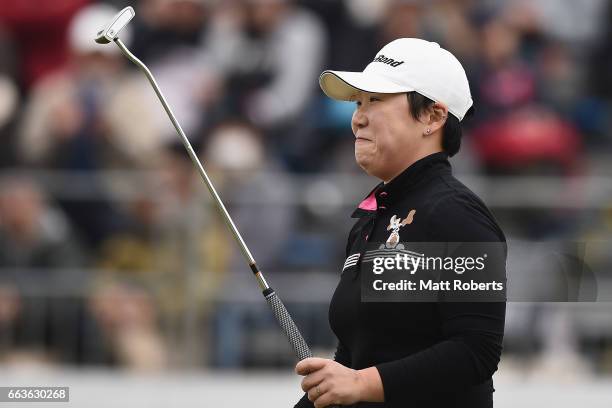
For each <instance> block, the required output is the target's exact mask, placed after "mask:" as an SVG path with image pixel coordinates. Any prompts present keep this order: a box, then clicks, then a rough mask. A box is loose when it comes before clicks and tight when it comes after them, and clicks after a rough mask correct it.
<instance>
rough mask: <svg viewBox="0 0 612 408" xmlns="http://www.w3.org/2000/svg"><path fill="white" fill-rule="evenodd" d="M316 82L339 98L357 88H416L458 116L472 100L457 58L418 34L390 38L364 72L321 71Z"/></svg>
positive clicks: (396, 90) (385, 90)
mask: <svg viewBox="0 0 612 408" xmlns="http://www.w3.org/2000/svg"><path fill="white" fill-rule="evenodd" d="M319 84H320V85H321V89H323V92H325V94H326V95H327V96H329V97H330V98H332V99H338V100H342V101H347V100H350V99H351V98H352V97H353V96H354V95H356V94H357V92H359V91H365V92H375V93H403V92H412V91H415V92H418V93H420V94H421V95H423V96H426V97H427V98H429V99H431V100H433V101H435V102H440V103H444V104H445V105H446V106H447V107H448V110H449V112H450V113H452V114H453V115H454V116H456V117H457V119H459V120H462V119H463V117H464V116H465V114H466V112H467V111H468V109H470V107H471V106H472V103H473V102H472V96H471V94H470V85H469V84H468V80H467V76H466V75H465V70H464V69H463V67H462V66H461V63H460V62H459V60H457V58H455V56H454V55H453V54H451V53H450V52H448V51H447V50H445V49H444V48H441V47H440V45H438V44H437V43H435V42H430V41H425V40H420V39H418V38H399V39H397V40H394V41H391V42H390V43H389V44H387V45H385V46H384V47H383V48H382V49H381V50H380V51H379V52H378V54H376V58H374V61H372V62H370V63H369V64H368V66H367V67H366V68H365V69H364V70H363V72H347V71H324V72H323V73H322V74H321V77H320V78H319Z"/></svg>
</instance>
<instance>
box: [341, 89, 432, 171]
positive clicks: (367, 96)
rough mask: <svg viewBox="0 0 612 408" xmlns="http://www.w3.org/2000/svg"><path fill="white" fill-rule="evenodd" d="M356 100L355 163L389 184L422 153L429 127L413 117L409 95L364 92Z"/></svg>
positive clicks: (352, 125) (353, 126)
mask: <svg viewBox="0 0 612 408" xmlns="http://www.w3.org/2000/svg"><path fill="white" fill-rule="evenodd" d="M353 101H354V102H355V104H356V108H355V112H354V113H353V119H352V121H351V128H352V129H353V134H354V135H355V160H356V161H357V164H359V166H360V167H361V168H362V169H364V170H365V172H366V173H368V174H370V175H372V176H375V177H378V178H379V179H381V180H383V181H389V180H391V179H392V178H393V177H395V176H396V175H398V174H399V173H401V172H402V171H403V170H404V169H406V168H407V167H408V166H409V165H410V164H412V163H413V162H414V161H416V160H415V158H416V157H418V156H419V154H421V152H422V150H423V147H424V146H423V144H424V143H425V139H424V137H423V134H424V132H425V129H426V125H425V124H424V123H422V122H420V121H417V120H415V119H413V118H412V116H411V115H410V111H409V108H408V98H407V97H406V94H405V93H401V94H378V93H368V92H360V93H358V94H357V95H355V96H354V98H353Z"/></svg>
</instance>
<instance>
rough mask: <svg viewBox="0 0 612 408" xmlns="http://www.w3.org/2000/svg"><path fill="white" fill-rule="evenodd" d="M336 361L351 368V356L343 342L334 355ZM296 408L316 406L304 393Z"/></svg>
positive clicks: (339, 343) (339, 344)
mask: <svg viewBox="0 0 612 408" xmlns="http://www.w3.org/2000/svg"><path fill="white" fill-rule="evenodd" d="M334 360H335V361H337V362H338V363H340V364H342V365H343V366H345V367H350V366H351V355H350V353H349V351H348V349H347V348H346V347H345V346H344V345H343V344H342V343H341V342H338V347H337V348H336V353H335V354H334ZM295 408H314V404H313V403H312V402H310V400H309V399H308V394H306V393H304V395H303V396H302V398H301V399H300V400H299V401H298V403H297V404H295Z"/></svg>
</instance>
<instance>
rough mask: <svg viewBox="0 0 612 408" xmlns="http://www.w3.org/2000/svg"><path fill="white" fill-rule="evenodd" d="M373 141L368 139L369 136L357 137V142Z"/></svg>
mask: <svg viewBox="0 0 612 408" xmlns="http://www.w3.org/2000/svg"><path fill="white" fill-rule="evenodd" d="M371 141H372V139H368V138H366V137H362V136H357V137H356V138H355V143H359V142H362V143H363V142H371Z"/></svg>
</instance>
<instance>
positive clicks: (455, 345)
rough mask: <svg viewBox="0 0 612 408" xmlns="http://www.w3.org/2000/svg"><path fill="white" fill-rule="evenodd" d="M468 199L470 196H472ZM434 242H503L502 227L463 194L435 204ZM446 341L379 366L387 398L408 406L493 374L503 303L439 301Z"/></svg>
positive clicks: (501, 248)
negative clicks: (416, 400)
mask: <svg viewBox="0 0 612 408" xmlns="http://www.w3.org/2000/svg"><path fill="white" fill-rule="evenodd" d="M468 198H469V197H468ZM428 219H429V220H430V231H431V232H430V237H429V238H428V239H430V242H500V244H501V245H499V246H496V248H499V251H502V254H501V256H502V257H503V273H504V277H505V259H506V252H505V251H506V249H505V248H506V247H505V237H504V236H503V232H501V230H499V227H498V226H497V223H496V222H495V220H494V218H493V217H492V216H491V215H490V213H488V210H487V209H486V207H484V208H483V206H481V205H479V204H478V203H474V202H471V203H470V202H469V200H467V201H465V200H463V198H461V197H457V198H451V199H450V200H445V202H444V203H441V204H440V205H437V206H433V209H432V210H431V214H430V216H429V217H428ZM437 309H438V313H439V319H440V324H441V337H442V340H441V341H440V342H438V343H437V344H435V345H433V346H431V347H429V348H427V349H425V350H422V351H421V352H418V353H415V354H412V355H410V356H408V357H405V358H403V359H399V360H394V361H390V362H386V363H382V364H378V365H376V368H377V369H378V371H379V373H380V376H381V380H382V383H383V388H384V395H385V401H386V402H397V403H402V405H403V404H405V405H406V406H409V405H410V400H411V399H412V398H414V397H416V396H419V395H427V394H432V393H439V392H452V391H458V390H461V389H464V388H466V387H470V386H474V385H478V384H481V383H483V382H485V381H486V380H488V379H490V378H491V377H492V375H493V373H494V372H495V371H496V370H497V365H498V363H499V360H500V356H501V352H502V340H503V335H504V322H505V313H506V303H505V302H438V303H437Z"/></svg>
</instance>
